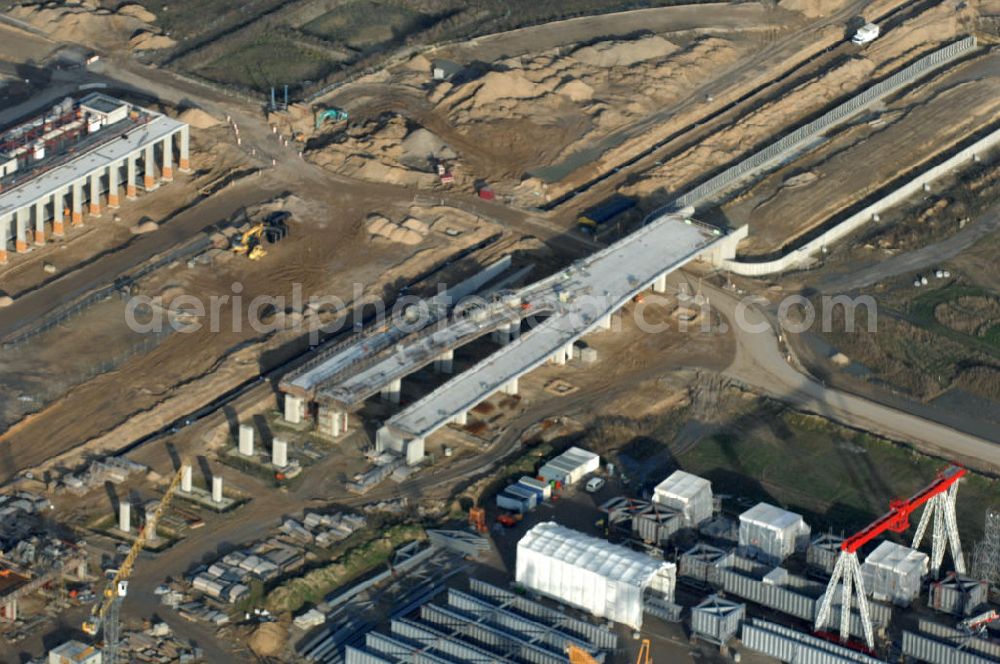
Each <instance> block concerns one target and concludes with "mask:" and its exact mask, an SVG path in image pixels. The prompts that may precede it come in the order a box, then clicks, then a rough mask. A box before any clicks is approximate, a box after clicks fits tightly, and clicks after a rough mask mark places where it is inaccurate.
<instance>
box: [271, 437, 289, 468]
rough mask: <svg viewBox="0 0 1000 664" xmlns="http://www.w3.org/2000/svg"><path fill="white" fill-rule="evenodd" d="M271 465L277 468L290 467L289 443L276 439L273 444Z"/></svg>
mask: <svg viewBox="0 0 1000 664" xmlns="http://www.w3.org/2000/svg"><path fill="white" fill-rule="evenodd" d="M271 463H272V464H273V465H274V466H275V467H276V468H284V467H285V466H287V465H288V441H285V440H281V439H280V438H275V439H274V440H273V441H272V442H271Z"/></svg>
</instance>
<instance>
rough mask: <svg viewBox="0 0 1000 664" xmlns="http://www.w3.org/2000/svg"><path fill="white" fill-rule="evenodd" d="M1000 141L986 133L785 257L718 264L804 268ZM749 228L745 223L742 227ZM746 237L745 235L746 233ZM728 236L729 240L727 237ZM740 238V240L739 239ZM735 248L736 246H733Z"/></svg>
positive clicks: (743, 269)
mask: <svg viewBox="0 0 1000 664" xmlns="http://www.w3.org/2000/svg"><path fill="white" fill-rule="evenodd" d="M998 144H1000V129H998V130H996V131H994V132H992V133H990V134H988V135H986V136H984V137H983V138H981V139H979V140H978V141H976V142H975V143H973V144H972V145H970V146H968V147H966V148H964V149H962V150H960V151H959V152H957V153H955V154H954V155H952V156H951V157H950V158H948V159H946V160H945V161H943V162H941V163H940V164H938V165H937V166H934V167H932V168H929V169H927V170H926V171H924V172H923V173H921V174H920V175H918V176H917V177H915V178H913V179H912V180H910V181H909V182H907V183H906V184H904V185H903V186H901V187H899V188H898V189H895V190H894V191H892V192H890V193H889V194H886V195H885V196H883V197H882V198H880V199H878V200H877V201H875V202H874V203H872V204H871V205H868V206H867V207H865V208H863V209H861V210H859V211H858V212H856V213H854V214H852V215H851V216H850V217H848V218H847V219H845V220H844V221H842V222H840V223H839V224H837V225H836V226H834V227H833V228H831V229H830V230H828V231H826V232H825V233H823V234H822V235H820V236H818V237H816V238H814V239H812V240H810V241H809V242H806V243H805V244H803V245H802V246H801V247H798V248H796V249H794V250H792V251H790V252H789V253H788V254H786V255H784V256H782V257H781V258H778V259H775V260H773V261H766V262H762V263H751V262H745V261H739V260H736V259H735V258H724V259H723V260H722V261H721V262H715V263H714V264H715V265H717V266H718V267H721V268H723V269H725V270H729V271H730V272H732V273H734V274H739V275H743V276H747V277H759V276H765V275H769V274H776V273H779V272H784V271H786V270H790V269H796V268H802V267H805V266H806V265H808V263H809V262H810V259H811V256H813V255H815V254H817V253H819V252H821V251H822V250H823V247H826V246H829V245H830V244H832V243H834V242H836V241H838V240H841V239H843V238H844V237H846V236H847V235H849V234H851V233H853V232H854V231H856V230H858V229H859V228H861V227H863V226H864V225H865V224H867V223H869V222H871V221H872V218H873V216H874V215H876V214H879V213H880V212H882V211H883V210H886V209H888V208H890V207H892V206H894V205H897V204H899V203H901V202H903V201H905V200H906V199H907V198H909V197H910V196H912V195H913V194H915V193H917V192H920V191H922V190H923V187H924V185H925V184H930V183H931V182H934V181H935V180H938V179H940V178H942V177H944V176H945V175H948V174H949V173H952V172H954V171H956V170H959V169H961V168H963V167H966V166H970V165H972V164H973V163H975V158H976V156H977V155H979V154H982V153H983V152H986V151H987V150H990V149H992V148H994V147H996V146H997V145H998ZM743 228H746V227H745V226H744V227H742V228H741V229H740V230H742V229H743ZM744 237H745V234H744ZM727 239H729V238H728V237H727ZM737 241H738V240H737ZM733 248H735V247H733Z"/></svg>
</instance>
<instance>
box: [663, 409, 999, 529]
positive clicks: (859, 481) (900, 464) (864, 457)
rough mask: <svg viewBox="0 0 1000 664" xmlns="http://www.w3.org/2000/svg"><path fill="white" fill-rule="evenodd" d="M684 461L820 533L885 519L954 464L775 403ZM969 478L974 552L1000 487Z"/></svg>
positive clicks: (962, 500) (962, 509) (966, 493)
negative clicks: (893, 503)
mask: <svg viewBox="0 0 1000 664" xmlns="http://www.w3.org/2000/svg"><path fill="white" fill-rule="evenodd" d="M678 461H679V463H680V466H681V467H682V468H684V469H685V470H687V471H689V472H692V473H695V474H698V475H702V476H704V477H707V478H709V479H711V480H712V483H713V490H714V491H715V492H716V493H731V494H736V495H740V496H746V497H747V498H751V499H754V500H767V501H770V502H773V503H776V504H778V505H783V506H787V507H788V508H790V509H793V510H795V511H797V512H800V513H802V514H803V515H804V516H805V517H806V519H807V521H809V523H810V524H811V525H812V527H813V530H814V531H816V530H825V529H827V528H833V529H834V530H835V531H841V530H843V531H845V532H851V531H854V530H856V529H858V528H861V527H863V526H864V525H866V524H867V523H869V522H870V521H871V520H872V519H874V518H875V517H877V516H879V515H880V514H883V513H884V512H885V511H886V509H887V508H888V506H889V500H890V499H891V498H896V497H907V496H910V495H912V494H914V493H915V492H916V491H917V490H919V489H920V488H921V487H923V486H925V485H926V484H927V483H928V482H930V481H932V480H933V479H934V477H935V475H936V474H937V472H938V471H940V470H941V469H942V468H944V466H945V465H946V463H945V462H944V461H942V460H940V459H935V458H932V457H929V456H926V455H924V454H920V453H918V452H916V451H914V450H913V449H911V448H909V447H907V446H905V445H900V444H896V443H893V442H891V441H888V440H885V439H883V438H879V437H877V436H873V435H871V434H868V433H864V432H859V431H854V430H851V429H847V428H845V427H841V426H839V425H837V424H834V423H832V422H830V421H829V420H825V419H823V418H821V417H816V416H812V415H804V414H801V413H797V412H793V411H787V410H780V409H778V407H776V406H773V405H765V406H764V408H763V409H760V410H758V411H757V412H756V413H753V414H750V415H748V416H746V417H744V418H741V419H740V421H739V426H738V427H733V428H729V429H727V430H726V431H725V432H723V433H722V434H718V435H715V436H712V437H710V438H706V439H704V440H702V441H700V442H699V443H698V444H697V445H695V446H694V447H692V448H691V449H690V450H688V451H687V452H683V453H681V454H680V455H679V458H678ZM966 477H967V479H966V480H965V481H963V482H962V485H961V488H960V489H959V491H958V521H959V528H960V531H961V533H962V536H963V540H964V541H965V542H966V545H967V546H971V545H972V542H974V541H975V540H976V539H978V538H979V537H980V535H981V533H982V527H983V516H984V512H985V509H986V507H988V506H990V505H1000V483H998V482H997V481H996V480H993V479H990V478H987V477H984V476H982V475H977V474H974V473H969V475H967V476H966ZM915 525H916V524H915V523H914V526H915ZM909 535H910V536H912V531H910V533H909Z"/></svg>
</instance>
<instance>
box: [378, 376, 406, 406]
mask: <svg viewBox="0 0 1000 664" xmlns="http://www.w3.org/2000/svg"><path fill="white" fill-rule="evenodd" d="M402 389H403V380H402V379H401V378H396V379H394V380H390V381H389V382H388V383H387V384H386V386H385V387H383V388H382V390H381V391H380V394H381V395H382V398H383V399H385V400H386V401H388V402H389V403H399V397H400V392H401V391H402Z"/></svg>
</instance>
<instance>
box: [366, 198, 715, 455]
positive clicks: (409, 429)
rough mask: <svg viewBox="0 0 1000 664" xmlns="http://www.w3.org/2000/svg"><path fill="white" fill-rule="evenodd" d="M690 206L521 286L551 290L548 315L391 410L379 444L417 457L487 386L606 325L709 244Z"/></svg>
mask: <svg viewBox="0 0 1000 664" xmlns="http://www.w3.org/2000/svg"><path fill="white" fill-rule="evenodd" d="M690 213H691V210H690V209H686V210H683V211H680V212H676V213H666V214H663V215H662V216H660V217H657V218H656V219H654V220H653V221H652V222H650V223H649V224H647V225H646V226H645V227H643V228H642V229H640V230H638V231H636V232H635V233H633V234H631V235H629V236H627V237H626V238H624V239H622V240H620V241H619V242H616V243H615V244H613V245H611V246H609V247H607V248H605V249H603V250H601V251H599V252H597V253H596V254H594V255H592V256H590V257H588V258H586V259H584V260H581V261H578V262H577V263H575V264H574V265H573V266H572V267H571V268H569V269H567V270H565V271H563V272H560V273H558V274H556V275H553V276H552V277H549V278H547V279H544V280H542V281H541V282H538V283H536V284H534V285H532V286H529V287H528V288H526V289H524V291H523V292H524V293H525V296H526V297H525V301H528V299H529V298H530V297H531V295H532V294H534V293H538V294H541V293H546V292H548V293H553V294H554V295H555V298H556V303H555V305H554V306H555V312H554V313H553V315H552V316H550V317H549V318H547V319H546V320H545V321H544V322H543V323H541V324H540V325H538V326H537V327H535V328H534V329H532V330H530V331H528V332H526V333H525V334H524V335H523V336H521V337H520V338H518V339H515V340H513V341H511V342H510V343H509V344H508V345H507V346H505V347H503V348H501V349H500V350H498V351H497V352H496V353H493V354H492V355H491V356H490V357H488V358H487V359H485V360H483V361H482V362H480V363H479V364H478V365H476V366H475V367H472V368H471V369H469V370H467V371H465V372H463V373H462V374H461V375H459V376H456V377H455V378H453V379H452V380H450V381H448V382H447V383H445V384H444V385H442V386H440V387H439V388H437V389H436V390H434V391H433V392H431V393H430V394H428V395H427V396H425V397H424V398H422V399H420V400H419V401H417V402H415V403H414V404H412V405H411V406H409V407H408V408H406V409H404V410H402V411H400V412H399V413H397V414H396V415H395V416H393V417H392V418H390V419H389V420H388V421H387V422H386V424H385V426H383V428H382V429H381V430H379V432H378V440H377V444H378V446H379V448H381V449H393V450H396V451H399V452H405V453H406V456H407V458H408V459H409V460H411V461H412V460H414V459H417V458H419V457H422V456H423V439H424V438H426V437H427V436H429V435H430V434H432V433H433V432H435V431H437V430H438V429H440V428H441V427H442V426H444V425H446V424H447V423H448V422H451V421H453V420H456V419H459V420H460V419H461V418H462V417H464V415H465V413H467V412H468V411H469V410H470V409H471V408H472V407H474V406H475V405H476V404H478V403H479V402H480V401H482V400H483V399H485V398H486V397H487V396H489V395H490V394H492V393H494V392H496V391H498V390H501V389H505V388H507V389H509V390H510V391H516V381H517V379H518V378H519V377H520V376H522V375H524V374H525V373H527V372H529V371H531V370H532V369H534V368H536V367H538V366H540V365H541V364H542V363H544V362H545V361H546V360H547V359H549V358H550V357H553V356H554V355H555V357H556V359H557V361H558V358H559V354H560V353H564V352H565V350H566V349H567V348H571V345H572V344H573V342H575V341H576V340H577V339H579V338H580V337H582V336H583V335H585V334H587V333H588V332H590V331H592V330H593V329H595V328H597V327H598V326H601V325H606V324H607V323H608V322H609V317H610V315H611V314H613V313H614V312H616V311H617V310H618V309H620V308H621V307H622V305H624V304H625V303H626V302H628V301H629V300H630V299H631V298H632V297H634V296H635V295H636V294H637V293H639V292H640V291H642V290H644V289H646V288H649V287H650V286H654V288H656V286H657V284H658V283H662V280H663V279H664V278H665V277H666V275H667V274H668V273H670V272H673V271H674V270H676V269H677V268H679V267H681V266H683V265H684V264H685V263H687V262H688V261H689V260H691V259H692V258H694V257H695V256H697V255H698V254H701V253H704V252H706V251H708V250H710V248H711V246H712V245H713V244H715V243H716V242H718V241H719V239H720V237H719V231H718V230H717V229H714V228H711V227H709V226H705V225H702V224H699V223H697V222H694V221H692V220H690V219H689V218H688V215H690ZM660 288H662V286H661V287H660ZM563 357H565V355H563ZM411 442H412V443H413V446H412V447H413V448H414V449H412V450H411V449H409V448H410V447H411V445H410V443H411Z"/></svg>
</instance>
